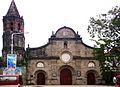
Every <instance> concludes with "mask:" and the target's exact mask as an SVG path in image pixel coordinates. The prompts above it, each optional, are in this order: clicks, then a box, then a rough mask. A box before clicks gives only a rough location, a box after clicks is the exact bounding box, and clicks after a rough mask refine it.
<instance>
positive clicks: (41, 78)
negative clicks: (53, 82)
mask: <svg viewBox="0 0 120 87" xmlns="http://www.w3.org/2000/svg"><path fill="white" fill-rule="evenodd" d="M37 85H45V75H44V73H38V74H37Z"/></svg>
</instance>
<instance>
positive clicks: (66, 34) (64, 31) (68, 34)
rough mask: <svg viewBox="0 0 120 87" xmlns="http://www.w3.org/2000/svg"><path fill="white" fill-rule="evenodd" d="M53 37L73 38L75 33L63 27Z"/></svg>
mask: <svg viewBox="0 0 120 87" xmlns="http://www.w3.org/2000/svg"><path fill="white" fill-rule="evenodd" d="M55 36H56V38H75V36H76V33H75V31H74V30H73V29H71V28H69V27H66V26H64V27H62V28H60V29H58V30H57V32H56V33H55Z"/></svg>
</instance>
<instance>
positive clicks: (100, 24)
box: [88, 6, 120, 84]
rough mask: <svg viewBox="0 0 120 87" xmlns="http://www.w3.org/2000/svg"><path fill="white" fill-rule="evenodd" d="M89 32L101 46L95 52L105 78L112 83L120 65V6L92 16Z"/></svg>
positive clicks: (108, 82)
mask: <svg viewBox="0 0 120 87" xmlns="http://www.w3.org/2000/svg"><path fill="white" fill-rule="evenodd" d="M88 32H89V34H90V36H91V37H92V38H93V40H94V41H95V42H96V44H97V46H98V47H99V48H96V49H95V50H94V54H95V58H96V59H97V60H98V61H99V62H100V67H101V72H102V76H103V79H104V80H105V81H106V83H107V84H110V83H111V81H112V77H113V74H114V71H115V72H116V71H117V69H118V67H120V62H119V61H120V8H119V7H118V6H116V7H114V8H113V9H112V10H110V11H108V13H107V14H100V15H98V16H97V17H96V18H93V17H91V18H90V25H88ZM95 38H97V39H98V40H95ZM101 41H102V42H101ZM103 42H104V43H103ZM118 71H119V70H118Z"/></svg>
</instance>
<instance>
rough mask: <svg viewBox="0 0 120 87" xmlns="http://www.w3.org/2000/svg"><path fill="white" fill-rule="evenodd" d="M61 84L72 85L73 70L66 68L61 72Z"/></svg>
mask: <svg viewBox="0 0 120 87" xmlns="http://www.w3.org/2000/svg"><path fill="white" fill-rule="evenodd" d="M60 84H61V85H72V72H71V71H70V70H69V69H67V68H65V69H62V70H61V72H60Z"/></svg>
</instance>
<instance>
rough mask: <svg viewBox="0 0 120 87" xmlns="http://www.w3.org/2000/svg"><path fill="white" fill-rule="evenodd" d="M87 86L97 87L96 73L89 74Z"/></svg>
mask: <svg viewBox="0 0 120 87" xmlns="http://www.w3.org/2000/svg"><path fill="white" fill-rule="evenodd" d="M87 84H88V85H95V74H94V72H88V74H87Z"/></svg>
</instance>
